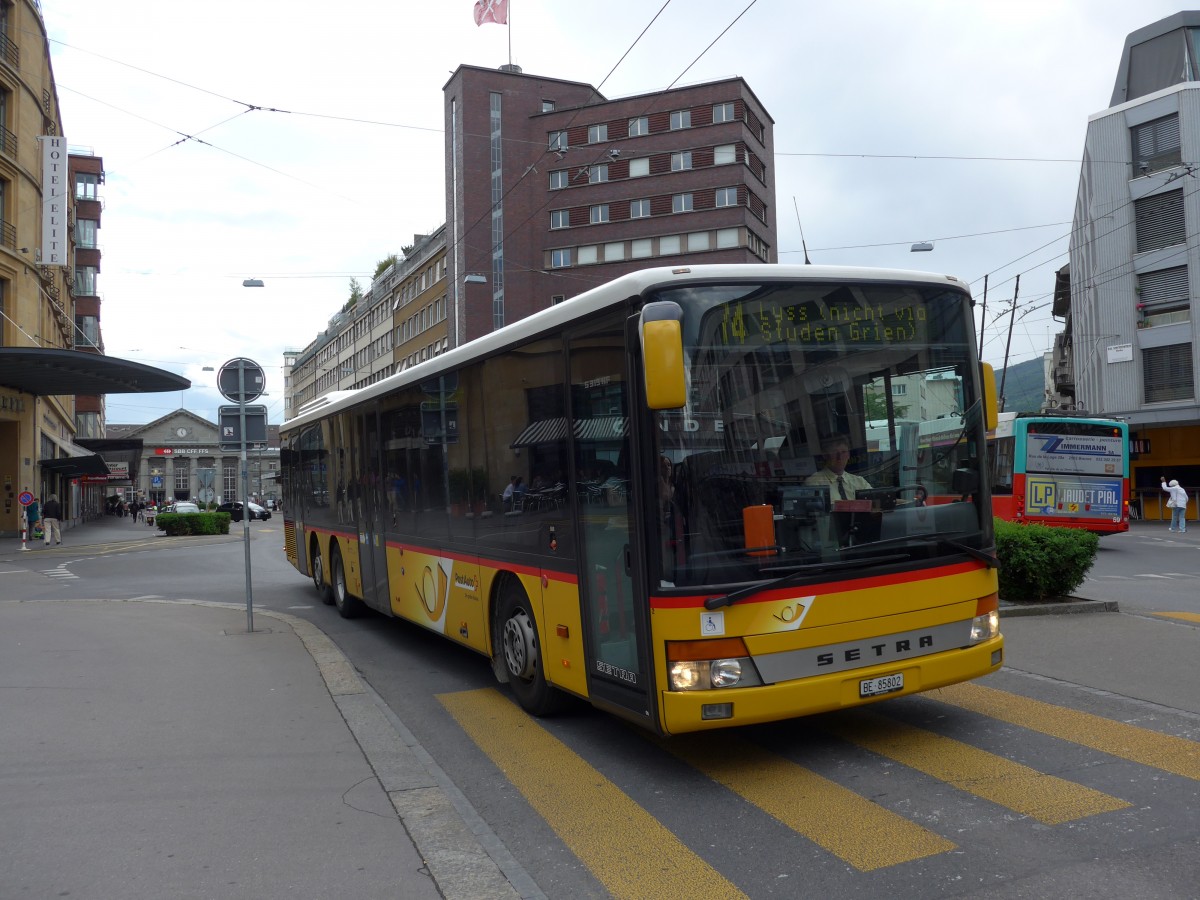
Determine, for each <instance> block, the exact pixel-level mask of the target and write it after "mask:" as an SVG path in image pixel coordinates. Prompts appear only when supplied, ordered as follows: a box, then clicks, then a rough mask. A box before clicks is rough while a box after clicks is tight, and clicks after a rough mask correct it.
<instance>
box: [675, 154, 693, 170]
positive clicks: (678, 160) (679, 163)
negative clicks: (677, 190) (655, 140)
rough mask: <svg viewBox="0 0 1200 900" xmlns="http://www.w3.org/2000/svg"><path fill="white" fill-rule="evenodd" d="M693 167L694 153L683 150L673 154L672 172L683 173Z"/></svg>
mask: <svg viewBox="0 0 1200 900" xmlns="http://www.w3.org/2000/svg"><path fill="white" fill-rule="evenodd" d="M691 167H692V151H691V150H683V151H681V152H679V153H672V154H671V171H672V172H683V171H686V170H687V169H690V168H691Z"/></svg>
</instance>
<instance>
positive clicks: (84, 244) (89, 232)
mask: <svg viewBox="0 0 1200 900" xmlns="http://www.w3.org/2000/svg"><path fill="white" fill-rule="evenodd" d="M75 246H76V247H78V248H80V249H81V250H94V249H96V220H95V219H76V220H75Z"/></svg>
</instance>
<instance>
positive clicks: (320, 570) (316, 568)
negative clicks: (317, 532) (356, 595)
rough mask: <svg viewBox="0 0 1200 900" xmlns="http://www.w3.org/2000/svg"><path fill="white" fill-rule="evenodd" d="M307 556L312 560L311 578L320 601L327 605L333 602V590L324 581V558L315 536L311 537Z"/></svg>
mask: <svg viewBox="0 0 1200 900" xmlns="http://www.w3.org/2000/svg"><path fill="white" fill-rule="evenodd" d="M308 558H309V559H310V560H312V580H313V584H314V585H315V586H316V588H317V594H318V595H319V596H320V598H321V602H322V603H324V604H325V605H326V606H328V605H329V604H330V603H332V602H333V591H331V590H330V589H329V585H327V584H326V583H325V560H324V559H322V558H321V545H320V544H318V543H317V541H316V538H314V539H313V542H312V549H311V550H310V551H309V554H308Z"/></svg>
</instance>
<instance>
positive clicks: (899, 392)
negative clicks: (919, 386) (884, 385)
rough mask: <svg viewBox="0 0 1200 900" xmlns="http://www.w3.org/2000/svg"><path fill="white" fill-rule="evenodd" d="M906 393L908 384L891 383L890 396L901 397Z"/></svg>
mask: <svg viewBox="0 0 1200 900" xmlns="http://www.w3.org/2000/svg"><path fill="white" fill-rule="evenodd" d="M907 393H908V385H907V384H893V385H892V396H893V397H903V396H904V395H905V394H907Z"/></svg>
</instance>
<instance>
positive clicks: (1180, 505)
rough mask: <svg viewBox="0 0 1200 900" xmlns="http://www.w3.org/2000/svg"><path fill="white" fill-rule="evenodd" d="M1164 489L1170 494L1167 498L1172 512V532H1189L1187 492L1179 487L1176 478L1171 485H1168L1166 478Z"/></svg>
mask: <svg viewBox="0 0 1200 900" xmlns="http://www.w3.org/2000/svg"><path fill="white" fill-rule="evenodd" d="M1162 489H1163V490H1164V491H1166V492H1167V494H1169V496H1168V497H1167V507H1168V508H1169V509H1170V510H1171V528H1170V529H1169V530H1171V531H1179V532H1186V531H1187V505H1188V495H1187V491H1185V490H1184V489H1183V488H1181V487H1180V486H1179V482H1178V481H1176V480H1175V479H1174V478H1172V479H1171V483H1170V484H1167V480H1166V479H1165V478H1164V479H1163V481H1162Z"/></svg>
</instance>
